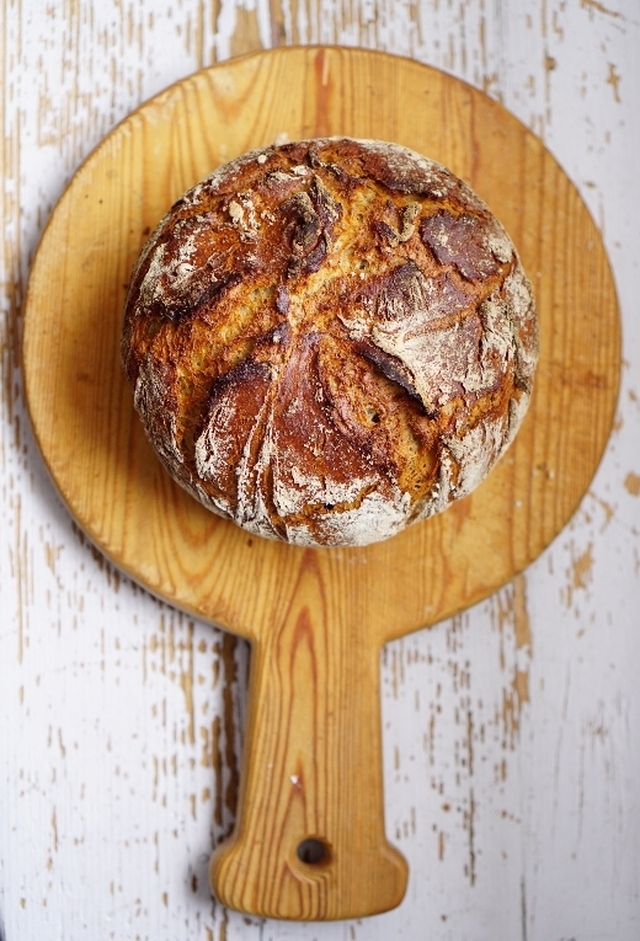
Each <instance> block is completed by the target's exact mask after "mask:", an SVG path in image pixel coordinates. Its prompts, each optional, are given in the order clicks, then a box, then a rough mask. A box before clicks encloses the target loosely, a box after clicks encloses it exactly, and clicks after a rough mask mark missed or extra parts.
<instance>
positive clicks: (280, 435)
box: [122, 138, 538, 546]
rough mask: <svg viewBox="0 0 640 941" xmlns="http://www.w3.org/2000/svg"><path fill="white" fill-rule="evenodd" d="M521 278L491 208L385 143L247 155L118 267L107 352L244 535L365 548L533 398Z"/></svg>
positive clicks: (437, 502)
mask: <svg viewBox="0 0 640 941" xmlns="http://www.w3.org/2000/svg"><path fill="white" fill-rule="evenodd" d="M537 355H538V328H537V317H536V310H535V304H534V300H533V295H532V291H531V285H530V283H529V281H528V280H527V277H526V276H525V273H524V271H523V269H522V266H521V263H520V261H519V258H518V255H517V253H516V251H515V249H514V246H513V244H512V242H511V240H510V239H509V237H508V236H507V234H506V233H505V231H504V229H503V228H502V226H501V225H500V224H499V222H498V221H497V220H496V219H495V218H494V216H493V215H492V213H491V212H490V211H489V209H488V208H487V207H486V205H485V204H484V203H483V202H482V201H481V200H480V199H479V197H478V196H476V195H475V193H474V192H473V191H472V190H471V189H470V188H469V187H468V186H467V185H466V184H465V183H464V182H463V181H461V180H460V179H459V178H457V177H456V176H454V175H453V174H452V173H451V172H450V171H449V170H447V169H446V168H444V167H443V166H441V165H439V164H436V163H434V162H432V161H430V160H428V159H426V158H425V157H423V156H420V155H419V154H416V153H415V152H413V151H410V150H407V149H406V148H404V147H400V146H398V145H397V144H392V143H385V142H380V141H371V140H355V139H351V138H327V139H315V140H307V141H299V142H295V143H289V144H284V145H281V146H272V147H266V148H264V149H262V150H256V151H252V152H250V153H247V154H245V155H243V156H241V157H238V158H236V159H234V160H232V161H231V162H229V163H227V164H225V165H224V166H222V167H220V168H219V169H218V170H216V171H215V172H214V173H213V174H212V175H211V176H210V177H209V178H208V179H206V180H204V181H203V182H201V183H199V184H198V185H197V186H195V187H194V188H193V189H191V190H190V191H189V192H188V193H186V194H185V195H184V196H183V197H182V198H181V199H179V200H178V202H177V203H175V205H174V206H173V207H172V208H171V210H170V211H169V212H168V214H167V215H166V216H165V218H164V219H163V220H162V221H161V222H160V224H159V225H158V227H157V228H156V230H155V231H154V233H153V234H152V236H151V237H150V239H149V241H148V242H147V244H146V246H145V247H144V249H143V251H142V254H141V256H140V258H139V260H138V263H137V265H136V267H135V269H134V272H133V275H132V280H131V284H130V288H129V292H128V297H127V301H126V308H125V317H124V328H123V335H122V356H123V363H124V368H125V371H126V374H127V376H128V378H129V380H130V382H131V383H132V385H133V387H134V390H135V393H134V401H135V407H136V409H137V411H138V412H139V413H140V415H141V417H142V421H143V423H144V427H145V429H146V432H147V435H148V437H149V439H150V441H151V443H152V445H153V446H154V448H155V450H156V452H157V454H158V455H159V457H160V459H161V460H162V462H163V463H164V465H165V466H166V468H167V470H168V471H169V473H170V474H171V475H172V476H173V477H174V478H175V480H176V481H177V482H178V483H179V484H181V485H182V486H183V487H185V488H186V489H187V490H188V491H189V492H190V493H191V494H192V495H193V496H194V497H196V498H197V499H198V500H200V501H201V502H202V503H203V504H204V505H205V506H206V507H208V508H209V509H210V510H212V511H214V512H215V513H218V514H220V515H222V516H224V517H227V518H228V519H230V520H233V521H234V522H235V523H237V524H238V525H239V526H241V527H243V528H244V529H246V530H248V531H249V532H251V533H255V534H258V535H260V536H265V537H270V538H275V539H281V540H285V541H287V542H290V543H297V544H302V545H310V546H351V545H365V544H367V543H372V542H376V541H378V540H382V539H386V538H388V537H390V536H393V535H394V534H396V533H398V532H400V531H401V530H403V529H404V528H405V527H406V526H407V525H409V524H411V523H414V522H416V521H418V520H424V519H425V518H427V517H429V516H431V515H432V514H434V513H437V512H439V511H441V510H443V509H445V508H446V507H447V506H448V505H449V504H450V503H451V501H452V500H454V499H456V498H458V497H462V496H464V495H465V494H468V493H469V492H470V491H471V490H473V488H474V487H476V486H477V485H478V484H479V483H480V482H481V481H482V480H483V479H484V477H485V476H486V475H487V474H488V472H489V471H490V469H491V468H492V466H493V465H494V464H495V462H496V461H497V460H498V458H499V457H500V455H501V454H502V453H503V452H504V450H505V448H506V447H507V446H508V444H509V443H510V442H511V441H512V439H513V437H514V435H515V433H516V431H517V429H518V427H519V425H520V423H521V421H522V418H523V416H524V413H525V411H526V408H527V404H528V402H529V398H530V394H531V386H532V380H533V376H534V371H535V366H536V362H537Z"/></svg>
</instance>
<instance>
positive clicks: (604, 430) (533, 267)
mask: <svg viewBox="0 0 640 941" xmlns="http://www.w3.org/2000/svg"><path fill="white" fill-rule="evenodd" d="M337 134H346V135H351V136H356V137H374V138H381V139H386V140H394V141H397V142H398V143H400V144H405V145H407V146H409V147H412V148H413V149H415V150H417V151H419V152H421V153H424V154H426V155H427V156H429V157H432V158H433V159H435V160H438V161H440V162H441V163H443V164H445V165H447V166H448V167H450V168H451V169H452V170H453V171H454V172H455V173H457V174H458V175H459V176H461V177H462V178H464V179H465V180H467V181H468V182H469V183H470V184H471V186H472V187H473V188H474V189H475V190H476V191H477V192H478V193H479V194H480V195H481V196H482V197H483V198H484V199H485V201H486V202H487V203H488V205H489V206H490V207H491V208H492V210H493V211H494V212H495V214H496V215H497V216H498V218H499V219H500V220H501V221H502V223H503V224H504V225H505V227H506V229H507V231H508V232H509V233H510V235H511V237H512V238H513V240H514V242H515V244H516V246H517V248H518V250H519V252H520V255H521V257H522V260H523V263H524V266H525V268H526V270H527V272H528V274H529V276H530V278H531V280H532V282H533V284H534V289H535V293H536V298H537V303H538V308H539V314H540V329H541V359H540V365H539V369H538V373H537V378H536V385H535V393H534V396H533V400H532V404H531V407H530V410H529V413H528V415H527V418H526V420H525V423H524V425H523V427H522V429H521V431H520V432H519V434H518V437H517V439H516V442H515V443H514V445H513V446H512V447H511V449H510V450H509V451H508V453H507V455H506V456H505V457H504V458H503V459H502V460H501V461H500V462H499V464H498V466H497V467H496V468H495V469H494V471H493V472H492V473H491V474H490V476H489V477H488V479H487V480H486V481H485V482H484V483H483V484H482V486H481V487H480V488H478V490H477V491H475V493H473V494H472V495H471V496H470V497H468V498H466V499H465V500H462V501H460V502H459V503H458V504H456V505H454V506H452V507H451V508H450V509H449V510H447V511H446V512H445V513H444V514H441V515H440V516H437V517H434V518H433V519H431V520H428V521H427V522H425V523H421V524H418V525H416V526H414V527H413V528H411V529H409V530H408V531H406V532H405V533H403V534H401V535H399V536H396V537H394V538H393V539H391V540H389V541H388V542H385V543H381V544H378V545H374V546H370V547H367V548H359V549H332V550H327V549H325V550H315V551H314V550H308V549H302V548H297V547H290V546H286V545H280V544H277V543H271V542H268V541H264V540H261V539H259V538H252V537H250V536H249V535H248V534H247V533H244V532H242V531H241V530H239V529H237V528H236V527H235V526H233V525H232V524H229V523H227V522H225V521H222V520H220V519H218V518H216V517H215V516H212V515H211V514H210V513H208V512H207V511H206V510H204V509H203V508H202V507H201V506H199V505H198V504H197V503H196V502H195V501H194V500H193V499H192V498H191V497H189V496H188V495H187V494H186V493H184V492H183V491H182V490H180V488H179V487H178V486H177V485H175V484H174V483H173V481H172V480H170V478H169V477H168V476H167V475H166V473H165V471H164V470H163V469H162V468H161V466H160V464H159V462H158V461H157V459H156V458H155V456H154V455H153V453H152V451H151V449H150V446H149V445H148V443H147V441H146V439H145V436H144V433H143V431H142V427H141V425H140V423H139V420H138V419H137V417H136V415H135V414H134V411H133V404H132V391H131V389H130V388H129V387H128V386H127V384H126V382H125V380H124V378H123V375H122V372H121V368H120V361H119V334H120V328H121V320H122V307H123V302H124V298H125V293H126V287H127V282H128V279H129V276H130V272H131V269H132V266H133V264H134V261H135V259H136V257H137V255H138V252H139V251H140V248H141V246H142V244H143V243H144V241H145V238H146V236H147V235H148V233H149V232H150V230H151V229H152V228H153V227H154V226H155V224H156V223H157V221H158V220H159V219H160V218H161V216H162V215H163V214H164V213H165V211H166V210H167V209H168V207H169V206H170V205H171V204H172V202H173V201H174V200H175V199H176V198H177V197H178V196H179V195H180V194H181V193H182V192H183V191H184V190H186V189H187V188H188V187H190V186H191V185H193V184H194V183H195V182H196V181H198V180H199V179H201V178H202V177H204V176H206V175H207V174H209V173H210V172H211V171H212V170H213V169H214V168H215V167H216V166H217V165H219V164H220V163H221V162H223V161H225V160H227V159H229V158H231V157H233V156H235V155H236V154H239V153H242V152H244V151H246V150H248V149H250V148H252V147H257V146H264V145H268V144H269V143H271V142H273V141H274V139H275V138H277V137H282V136H286V138H288V139H291V140H294V139H296V138H302V137H313V136H325V135H337ZM24 367H25V383H26V393H27V399H28V404H29V409H30V413H31V418H32V421H33V426H34V429H35V434H36V437H37V440H38V442H39V445H40V447H41V450H42V453H43V455H44V459H45V461H46V464H47V466H48V469H49V471H50V473H51V475H52V477H53V479H54V481H55V483H56V485H57V487H58V489H59V491H60V493H61V495H62V497H63V499H64V500H65V502H66V504H67V506H68V507H69V510H70V512H71V513H72V515H73V516H74V517H75V519H76V520H77V522H78V524H79V525H80V526H81V528H82V529H83V530H84V531H85V532H86V533H87V534H88V536H89V537H90V538H91V539H92V540H93V542H94V543H95V544H96V545H97V546H98V547H99V548H100V549H101V550H102V552H104V554H105V555H106V556H107V557H109V558H110V559H111V560H112V561H113V562H114V563H115V564H116V565H117V566H118V567H120V568H121V569H123V570H124V571H125V572H127V573H128V574H129V575H131V577H132V578H134V579H135V580H136V581H138V582H140V583H141V584H143V585H144V586H145V587H147V588H148V589H149V590H150V591H152V592H153V593H154V594H156V595H159V596H160V597H162V598H164V599H166V600H167V601H168V602H170V603H171V604H175V605H177V606H179V607H181V608H183V609H186V610H187V611H190V612H193V613H194V614H195V615H196V616H197V617H200V618H204V619H208V620H210V621H212V622H214V623H216V624H218V625H220V626H223V627H225V628H227V629H229V630H231V631H233V632H235V633H237V634H241V635H243V636H246V637H248V638H250V639H251V640H252V641H253V642H254V651H253V657H254V664H253V668H252V689H251V696H252V705H251V709H250V714H249V720H248V729H247V737H248V745H247V747H246V752H247V754H246V756H245V757H246V759H247V763H246V767H245V775H244V787H245V800H244V803H243V805H242V806H243V807H244V808H245V811H243V813H241V814H240V817H239V825H238V829H237V832H236V835H235V843H234V845H233V846H231V847H227V848H226V850H225V852H223V853H222V854H220V855H219V856H218V857H217V858H216V862H215V863H214V866H213V878H214V882H215V887H216V891H217V893H218V894H219V895H220V897H221V898H222V899H223V900H224V901H226V902H227V903H228V904H230V905H232V906H234V907H237V908H242V909H244V910H247V911H253V912H255V913H259V914H267V915H275V916H279V917H294V918H319V917H333V918H336V917H348V916H351V915H354V914H367V913H369V912H371V911H378V910H382V909H383V908H385V907H386V908H388V907H390V905H391V904H397V902H398V901H399V899H400V898H401V897H402V892H403V891H404V881H403V880H404V878H405V873H404V868H403V867H404V864H403V862H402V860H401V859H400V858H399V857H398V856H397V854H395V852H394V851H393V850H392V849H391V848H390V847H388V845H387V844H386V841H385V838H384V828H383V823H382V814H381V798H380V794H381V784H380V780H379V771H378V770H374V771H373V772H370V771H369V770H368V769H369V766H372V767H373V768H374V769H375V768H376V767H377V766H378V765H379V757H380V747H379V730H378V727H377V723H378V712H377V708H378V706H377V668H378V666H377V657H378V652H379V647H380V645H381V644H382V643H384V642H385V641H386V640H388V639H390V638H393V637H397V636H400V635H402V634H404V633H407V632H408V631H412V630H415V629H417V628H419V627H422V626H424V625H426V624H431V623H434V622H435V621H437V620H440V619H442V618H444V617H446V616H449V615H451V614H453V613H455V612H456V611H459V610H461V609H463V608H465V607H467V606H468V605H470V604H472V603H474V602H476V601H478V600H480V599H481V598H483V597H485V596H486V595H488V594H489V593H491V592H493V591H495V590H496V589H497V588H499V587H500V586H501V585H503V584H504V583H505V582H507V581H508V580H509V579H510V578H512V577H513V575H514V574H515V573H516V572H518V571H521V570H522V569H523V568H525V567H526V566H527V565H528V564H529V563H530V562H531V561H532V560H533V559H535V558H536V557H537V556H538V555H539V553H540V552H541V551H542V550H543V549H544V548H545V547H546V546H547V545H548V544H549V543H550V541H551V540H552V539H553V538H554V536H555V535H556V534H557V533H558V532H559V531H560V529H561V528H562V527H563V526H564V525H565V523H566V522H567V520H568V519H569V517H570V516H571V514H572V513H573V512H574V510H575V509H576V507H577V505H578V503H579V502H580V500H581V498H582V496H583V494H584V493H585V490H586V488H587V487H588V485H589V482H590V481H591V479H592V476H593V474H594V472H595V469H596V467H597V464H598V462H599V460H600V458H601V455H602V452H603V450H604V447H605V444H606V441H607V438H608V436H609V432H610V429H611V425H612V420H613V414H614V409H615V403H616V398H617V390H618V381H619V371H620V336H619V320H618V311H617V303H616V296H615V289H614V285H613V281H612V277H611V273H610V269H609V265H608V262H607V259H606V256H605V252H604V250H603V246H602V242H601V239H600V236H599V233H598V231H597V230H596V228H595V226H594V224H593V221H592V219H591V217H590V215H589V213H588V211H587V209H586V207H585V205H584V203H583V202H582V201H581V199H580V197H579V195H578V193H577V191H576V189H575V188H574V186H573V185H572V184H571V182H570V181H569V180H568V178H567V176H566V175H565V174H564V172H563V171H562V169H561V168H560V166H559V165H558V163H557V162H556V161H555V160H554V158H553V157H552V156H551V155H550V154H549V153H548V152H547V151H546V149H545V148H544V146H543V144H542V143H541V142H540V141H539V140H538V139H537V138H536V137H535V136H534V135H533V134H531V133H530V132H529V131H528V130H527V129H526V128H525V127H524V126H523V125H522V124H521V123H519V122H518V121H517V120H516V119H515V118H514V117H512V116H511V115H510V114H509V113H508V112H506V111H505V110H504V109H503V108H502V107H501V106H500V105H498V104H497V103H496V102H494V101H491V100H490V99H489V98H487V97H486V96H485V95H483V94H482V93H480V92H478V91H476V90H474V89H472V88H471V87H469V86H467V85H465V84H463V83H461V82H460V81H458V80H456V79H454V78H452V77H450V76H447V75H445V74H443V73H441V72H438V71H435V70H433V69H430V68H428V67H426V66H423V65H419V64H417V63H415V62H412V61H410V60H405V59H400V58H396V57H392V56H389V55H385V54H382V53H375V52H370V51H365V50H347V49H341V48H318V47H304V48H288V49H287V48H282V49H278V50H273V51H271V52H267V53H260V54H256V55H252V56H247V57H243V58H241V59H236V60H232V61H230V62H227V63H225V64H222V65H219V66H215V67H213V68H211V69H207V70H205V71H202V72H199V73H197V74H195V75H193V76H191V77H190V78H187V79H185V80H184V81H182V82H180V83H178V84H177V85H175V86H173V87H171V88H169V89H168V90H167V91H165V92H164V93H162V94H161V95H159V96H158V97H156V98H154V99H153V100H152V101H150V102H149V103H147V104H145V105H144V106H143V107H141V108H140V109H139V110H138V111H136V112H135V113H134V114H132V115H131V116H130V117H129V118H127V119H126V120H125V121H124V122H123V123H122V124H121V125H119V126H118V127H117V128H116V129H115V130H114V131H113V132H112V133H111V134H110V135H109V136H108V137H107V138H106V139H105V140H104V142H103V143H102V144H101V145H100V146H99V147H98V148H97V150H96V151H95V152H94V153H93V154H92V155H91V156H90V157H89V159H88V160H87V161H86V163H85V164H84V165H83V166H82V167H81V168H80V170H79V171H78V173H77V174H76V176H75V177H74V179H73V180H72V182H71V185H70V186H69V188H68V189H67V191H66V192H65V194H64V195H63V197H62V199H61V200H60V203H59V204H58V206H57V208H56V210H55V212H54V214H53V216H52V218H51V220H50V222H49V225H48V227H47V229H46V231H45V234H44V236H43V239H42V242H41V245H40V248H39V250H38V253H37V256H36V259H35V262H34V265H33V270H32V275H31V279H30V284H29V291H28V297H27V304H26V312H25V332H24ZM292 651H293V653H292ZM309 703H311V704H312V706H310V705H309ZM305 704H306V705H305ZM353 715H356V716H357V720H354V719H353ZM318 716H321V717H324V719H325V720H326V721H323V720H318ZM336 716H338V717H339V718H338V719H336ZM350 716H351V718H350ZM354 722H355V725H354V724H353V723H354ZM327 723H328V724H329V727H330V728H329V730H328V731H327V728H328V726H327ZM332 723H333V724H332ZM265 730H267V732H268V733H269V734H267V732H265ZM285 730H286V733H285ZM365 738H366V739H367V743H366V744H363V743H362V742H363V739H365ZM255 739H259V741H254V740H255ZM310 742H311V743H312V746H311V751H309V749H310V745H309V743H310ZM261 748H262V749H263V751H260V749H261ZM318 748H321V749H322V750H323V751H322V756H321V757H322V761H321V762H320V764H322V766H323V767H322V769H321V770H320V771H319V770H318V766H319V758H318ZM263 752H264V753H263ZM308 753H309V754H310V755H311V757H309V756H308ZM269 756H270V757H269ZM267 759H269V760H267ZM296 762H297V764H296ZM327 764H328V767H327ZM256 766H257V767H258V768H261V769H262V771H261V772H259V773H258V772H255V767H256ZM267 766H268V767H269V768H270V769H274V768H275V770H274V771H273V772H272V771H271V770H270V772H269V775H270V776H269V775H267V777H269V783H268V784H265V783H264V782H262V783H261V780H262V779H260V778H259V774H260V773H261V774H263V777H265V775H264V773H263V772H264V768H265V767H267ZM364 767H366V768H367V772H366V773H367V774H369V775H370V776H371V775H373V777H372V779H371V781H370V787H369V788H363V787H362V777H361V776H360V777H359V778H357V780H354V782H353V783H352V784H350V783H349V782H350V780H351V779H350V777H349V775H350V774H351V775H352V774H353V772H354V769H355V771H356V772H358V773H360V772H362V769H363V768H364ZM290 768H296V769H298V770H295V772H291V771H290ZM314 769H315V770H314ZM298 771H300V774H299V773H298ZM303 771H304V774H303ZM255 774H258V777H255ZM278 775H280V777H278ZM287 776H288V778H289V779H291V778H292V777H293V778H297V779H298V780H303V778H304V781H305V786H304V788H302V789H299V790H300V791H301V793H300V794H298V795H297V796H296V798H295V800H293V799H291V800H289V798H287V800H286V801H284V803H282V801H283V800H284V798H282V799H281V798H279V797H278V794H279V793H280V792H279V790H278V789H279V788H280V787H281V783H282V781H284V780H286V779H287ZM254 777H255V779H254ZM325 778H326V780H325ZM256 787H258V789H259V796H261V800H262V798H264V799H263V800H262V803H261V801H260V800H256V790H255V788H256ZM260 789H262V790H260ZM247 792H250V793H251V802H250V801H249V800H248V798H247V796H246V793H247ZM368 792H370V793H371V801H370V802H368V799H367V798H366V796H365V798H364V799H363V796H362V795H363V793H365V794H366V793H368ZM270 801H271V803H270ZM274 802H275V803H274ZM249 803H253V805H254V807H255V819H254V816H252V812H251V811H249V810H247V809H246V808H247V805H248V804H249ZM285 805H286V806H285ZM265 808H267V809H268V810H269V813H271V817H272V818H273V821H275V822H274V823H273V824H269V826H268V827H267V829H263V830H262V831H261V832H260V834H257V833H256V827H258V828H259V827H261V826H262V823H261V821H262V820H264V819H266V818H265V814H266V809H265ZM354 815H355V818H357V819H356V822H355V823H354ZM267 816H268V814H267ZM372 817H377V818H379V819H378V823H376V824H375V825H374V826H373V825H370V823H371V818H372ZM358 820H362V821H367V825H366V826H365V825H364V824H363V825H362V826H361V827H360V829H362V830H365V829H367V830H368V831H370V833H368V834H358V833H357V831H358V826H359V825H358V822H357V821H358ZM345 828H346V831H347V833H348V840H347V839H346V838H345V837H343V836H342V835H341V834H342V832H343V831H344V830H345ZM296 834H297V836H296ZM314 834H315V836H317V837H318V839H319V841H320V845H321V847H324V851H325V855H324V858H323V860H322V861H321V863H320V864H316V865H310V864H308V863H304V862H301V861H300V860H299V859H298V857H297V856H296V854H295V847H296V846H297V845H298V842H299V840H300V839H302V836H309V835H314ZM354 834H355V835H354ZM267 840H269V841H270V844H268V845H271V846H272V847H273V851H272V852H271V853H270V854H269V861H267V860H266V859H265V856H264V854H262V855H261V853H260V852H258V851H257V850H255V847H256V846H258V845H259V846H263V845H264V844H265V842H266V841H267ZM296 841H298V842H296ZM358 841H359V842H358ZM367 841H369V842H367ZM356 844H357V845H356ZM360 844H362V845H361V846H360ZM239 847H240V849H239ZM292 847H293V850H292ZM347 847H348V849H347ZM234 853H236V855H235V856H234ZM237 854H239V855H237ZM347 856H348V857H349V858H348V859H346V858H345V857H347ZM374 858H375V859H374ZM272 859H273V862H272V861H271V860H272ZM368 861H370V863H371V865H370V871H369V869H367V866H369V862H368ZM376 867H377V868H376ZM383 883H384V884H385V885H386V886H387V888H386V889H383V888H382V884H383ZM365 884H366V886H365V888H363V886H364V885H365ZM345 887H346V888H345Z"/></svg>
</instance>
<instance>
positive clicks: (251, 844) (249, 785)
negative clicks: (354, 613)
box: [210, 592, 407, 920]
mask: <svg viewBox="0 0 640 941" xmlns="http://www.w3.org/2000/svg"><path fill="white" fill-rule="evenodd" d="M303 596H304V592H303ZM298 601H299V602H300V601H301V599H300V598H298ZM312 612H313V614H312ZM332 613H333V614H334V615H335V614H337V612H335V611H334V612H332ZM337 620H338V622H339V623H336V619H335V617H334V618H333V619H332V623H329V617H328V615H327V612H326V611H325V610H324V609H323V608H322V606H321V605H318V604H313V603H312V604H306V603H304V598H303V599H302V603H298V604H294V605H293V606H291V607H289V610H288V612H287V614H286V615H285V616H284V617H283V619H282V621H281V623H280V624H277V625H273V627H272V629H271V630H270V631H269V632H266V633H265V637H264V638H263V639H261V640H258V641H256V642H254V645H253V647H252V655H251V666H250V678H249V703H248V716H247V732H246V738H245V747H244V754H243V774H242V782H241V788H240V795H239V807H238V816H237V820H236V827H235V829H234V832H233V833H232V835H231V837H230V838H229V839H228V840H227V841H226V842H225V843H223V844H222V845H221V846H220V847H219V848H218V849H217V850H216V852H215V853H214V855H213V857H212V859H211V864H210V879H211V888H212V890H213V893H214V894H215V896H216V897H217V898H218V899H219V901H220V902H222V903H223V904H224V905H227V906H229V907H230V908H233V909H237V910H239V911H242V912H247V913H249V914H252V915H258V916H264V917H269V918H286V919H297V920H325V919H342V918H356V917H361V916H365V915H373V914H376V913H379V912H383V911H387V910H388V909H390V908H394V907H395V906H396V905H398V904H399V903H400V902H401V900H402V898H403V896H404V893H405V889H406V883H407V864H406V862H405V860H404V857H403V856H402V855H401V854H400V853H399V852H398V851H397V850H396V849H395V848H394V847H392V846H391V845H390V844H389V843H388V842H387V839H386V837H385V832H384V803H383V789H382V750H381V738H382V734H381V722H380V680H379V670H380V663H379V653H380V651H379V648H378V647H377V646H376V645H374V646H373V647H372V646H371V645H370V644H369V645H367V644H366V643H365V641H364V639H363V635H364V634H366V631H363V630H362V628H361V627H360V626H359V625H358V624H352V623H350V622H349V620H348V618H344V617H339V618H338V619H337Z"/></svg>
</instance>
